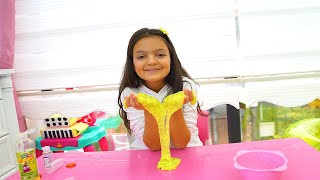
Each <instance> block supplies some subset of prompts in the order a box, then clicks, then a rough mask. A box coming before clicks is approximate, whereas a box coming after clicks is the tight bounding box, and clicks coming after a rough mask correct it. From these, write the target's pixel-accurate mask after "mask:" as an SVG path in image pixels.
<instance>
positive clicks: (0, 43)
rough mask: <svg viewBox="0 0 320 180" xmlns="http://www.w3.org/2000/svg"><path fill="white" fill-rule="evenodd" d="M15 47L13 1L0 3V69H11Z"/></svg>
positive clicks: (21, 121)
mask: <svg viewBox="0 0 320 180" xmlns="http://www.w3.org/2000/svg"><path fill="white" fill-rule="evenodd" d="M14 45H15V0H1V1H0V69H13V62H14ZM13 93H14V100H15V105H16V111H17V116H18V121H19V128H20V131H25V130H26V123H25V121H24V118H23V115H22V111H21V107H20V102H19V99H18V96H17V93H16V90H15V88H14V92H13Z"/></svg>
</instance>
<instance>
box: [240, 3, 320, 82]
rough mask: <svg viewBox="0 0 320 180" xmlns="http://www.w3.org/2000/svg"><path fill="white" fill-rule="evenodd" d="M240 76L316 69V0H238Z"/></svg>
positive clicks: (319, 10) (319, 27) (319, 36)
mask: <svg viewBox="0 0 320 180" xmlns="http://www.w3.org/2000/svg"><path fill="white" fill-rule="evenodd" d="M238 7H239V12H240V14H239V29H240V50H239V52H240V53H241V57H242V58H243V59H242V61H243V63H242V66H241V68H242V69H243V70H242V71H241V74H242V75H243V76H252V75H257V74H258V75H259V74H279V73H295V72H306V71H319V70H320V23H319V18H320V1H318V0H281V1H277V0H268V1H266V0H239V3H238Z"/></svg>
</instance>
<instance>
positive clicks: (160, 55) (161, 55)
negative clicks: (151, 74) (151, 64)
mask: <svg viewBox="0 0 320 180" xmlns="http://www.w3.org/2000/svg"><path fill="white" fill-rule="evenodd" d="M158 56H159V57H165V56H166V54H164V53H160V54H158Z"/></svg>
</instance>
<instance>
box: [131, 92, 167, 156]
mask: <svg viewBox="0 0 320 180" xmlns="http://www.w3.org/2000/svg"><path fill="white" fill-rule="evenodd" d="M125 99H126V103H127V106H128V107H133V108H135V109H137V110H143V112H144V119H145V121H144V122H145V125H144V133H143V137H142V138H143V142H144V144H145V145H146V146H147V147H148V148H149V149H151V150H154V151H156V150H160V149H161V145H160V137H159V131H158V125H157V122H156V119H155V118H154V117H153V116H152V115H151V114H150V113H149V112H148V111H147V110H146V109H145V108H144V107H143V106H142V105H141V104H140V103H139V102H138V100H137V98H136V97H135V95H134V94H132V93H131V94H130V95H129V96H126V97H125Z"/></svg>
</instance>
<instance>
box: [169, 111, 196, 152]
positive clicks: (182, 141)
mask: <svg viewBox="0 0 320 180" xmlns="http://www.w3.org/2000/svg"><path fill="white" fill-rule="evenodd" d="M190 137H191V134H190V131H189V129H188V127H187V124H186V121H185V120H184V116H183V111H182V108H180V109H179V110H178V111H176V112H175V113H173V114H172V116H171V119H170V138H171V141H172V143H173V145H174V147H175V148H176V149H183V148H185V147H187V145H188V143H189V141H190Z"/></svg>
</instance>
